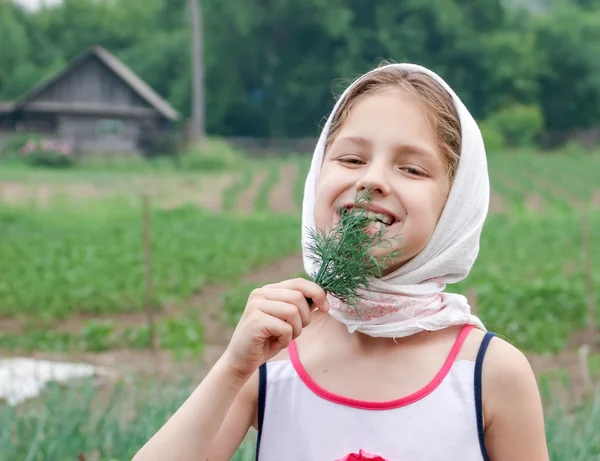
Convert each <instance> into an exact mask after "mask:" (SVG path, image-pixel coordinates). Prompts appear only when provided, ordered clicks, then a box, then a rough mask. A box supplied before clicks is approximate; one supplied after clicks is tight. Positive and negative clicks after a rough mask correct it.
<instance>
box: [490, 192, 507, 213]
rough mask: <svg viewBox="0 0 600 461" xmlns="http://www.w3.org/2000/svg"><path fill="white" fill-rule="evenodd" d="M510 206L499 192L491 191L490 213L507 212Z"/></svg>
mask: <svg viewBox="0 0 600 461" xmlns="http://www.w3.org/2000/svg"><path fill="white" fill-rule="evenodd" d="M509 211H510V207H509V206H508V204H507V203H506V200H504V197H502V196H501V195H500V194H498V193H496V192H492V193H491V195H490V213H492V214H502V215H505V214H508V212H509Z"/></svg>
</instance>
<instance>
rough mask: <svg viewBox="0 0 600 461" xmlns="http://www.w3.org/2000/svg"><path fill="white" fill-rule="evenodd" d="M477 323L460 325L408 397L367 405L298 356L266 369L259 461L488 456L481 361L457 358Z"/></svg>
mask: <svg viewBox="0 0 600 461" xmlns="http://www.w3.org/2000/svg"><path fill="white" fill-rule="evenodd" d="M471 329H472V326H465V327H463V329H462V330H461V333H460V334H459V336H458V338H457V339H456V342H455V344H454V346H453V348H452V350H451V352H450V354H449V355H448V358H447V359H446V361H445V363H444V365H443V366H442V368H441V369H440V370H439V372H438V373H437V375H436V376H435V377H434V378H433V379H432V380H431V382H429V383H428V384H427V385H426V386H425V387H423V388H422V389H420V390H418V391H417V392H414V393H413V394H411V395H408V396H406V397H403V398H400V399H397V400H392V401H387V402H369V401H362V400H355V399H350V398H347V397H344V396H341V395H337V394H333V393H331V392H329V391H327V390H325V389H323V388H322V387H320V386H319V385H318V384H317V383H316V382H315V381H313V380H312V378H311V377H310V376H309V374H308V373H307V372H306V370H305V369H304V367H303V366H302V364H301V363H300V360H299V358H298V352H297V350H296V343H295V342H292V343H291V344H290V346H289V354H290V359H289V360H285V361H276V362H270V363H267V364H264V365H262V366H261V368H260V385H259V409H258V440H257V453H256V459H257V460H258V461H363V460H364V461H366V460H371V461H425V460H426V461H438V460H439V461H448V460H460V461H481V460H484V461H487V460H488V456H487V453H486V451H485V445H484V438H483V417H482V410H481V408H482V407H481V366H482V363H483V357H484V354H485V350H486V348H487V345H488V344H489V341H490V339H491V338H492V336H493V334H491V333H488V334H486V336H485V338H484V340H483V342H482V344H481V347H480V350H479V353H478V356H477V360H476V361H475V362H473V361H467V360H456V357H457V355H458V353H459V352H460V349H461V347H462V345H463V343H464V341H465V339H466V337H467V335H468V334H469V332H470V331H471Z"/></svg>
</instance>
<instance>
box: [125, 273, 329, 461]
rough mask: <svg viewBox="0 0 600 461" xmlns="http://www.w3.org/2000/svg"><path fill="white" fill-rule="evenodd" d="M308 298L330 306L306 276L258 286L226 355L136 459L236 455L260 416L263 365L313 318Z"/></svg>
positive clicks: (180, 460)
mask: <svg viewBox="0 0 600 461" xmlns="http://www.w3.org/2000/svg"><path fill="white" fill-rule="evenodd" d="M307 299H311V300H312V301H313V303H314V304H315V305H316V306H317V307H319V309H321V310H323V311H325V312H326V311H327V310H328V308H329V306H328V303H327V295H326V294H325V292H324V291H323V289H322V288H321V287H320V286H318V285H317V284H315V283H313V282H311V281H309V280H305V279H302V278H298V279H293V280H285V281H283V282H280V283H277V284H273V285H265V286H264V287H262V288H260V289H256V290H254V291H252V293H251V294H250V296H249V298H248V303H247V304H246V308H245V309H244V313H243V314H242V316H241V319H240V321H239V323H238V325H237V327H236V329H235V331H234V333H233V336H232V338H231V341H230V342H229V346H228V347H227V350H226V351H225V353H224V354H223V356H221V358H220V359H219V361H218V362H217V363H216V365H215V366H214V367H213V368H212V370H211V371H210V372H209V373H208V375H207V376H206V377H205V378H204V380H203V381H202V383H201V384H200V385H199V386H198V387H197V388H196V390H195V391H194V392H193V393H192V395H191V396H190V397H189V398H188V399H187V400H186V402H185V403H184V404H183V405H182V406H181V408H179V410H177V412H176V413H175V414H174V415H173V416H172V417H171V419H169V421H167V423H166V424H165V425H164V426H163V427H162V428H161V429H160V430H159V431H158V432H157V433H156V434H155V435H154V437H152V438H151V439H150V440H149V441H148V442H147V443H146V445H144V446H143V447H142V449H141V450H140V451H139V452H138V453H137V454H136V456H135V458H134V461H163V460H165V459H168V460H169V461H222V460H223V461H224V460H228V459H231V457H232V456H233V454H234V452H235V450H236V449H237V448H238V446H239V444H240V442H241V441H242V439H243V437H244V436H245V435H246V432H247V430H248V428H249V427H250V425H251V424H252V421H253V420H254V415H255V409H256V400H257V399H258V378H257V370H258V368H259V366H260V364H262V363H265V362H267V361H269V360H270V359H271V358H273V357H275V356H276V355H277V354H278V353H279V352H281V351H283V350H284V349H286V348H287V347H288V345H289V344H290V342H291V341H292V340H293V339H295V338H297V337H298V336H299V335H300V333H301V332H302V329H303V328H304V327H306V326H307V325H308V324H309V323H310V321H311V307H309V305H308V301H307Z"/></svg>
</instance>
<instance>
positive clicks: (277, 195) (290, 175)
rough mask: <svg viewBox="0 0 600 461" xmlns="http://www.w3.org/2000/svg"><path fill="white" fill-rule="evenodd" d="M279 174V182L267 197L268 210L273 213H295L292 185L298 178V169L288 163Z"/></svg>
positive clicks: (296, 209) (296, 210) (296, 208)
mask: <svg viewBox="0 0 600 461" xmlns="http://www.w3.org/2000/svg"><path fill="white" fill-rule="evenodd" d="M279 173H280V175H279V181H278V182H277V184H276V185H275V187H274V188H273V189H272V190H271V194H270V195H269V210H271V211H273V212H275V213H297V212H298V207H297V205H296V201H295V199H294V183H295V182H296V178H297V177H298V168H297V166H296V165H295V164H293V163H288V164H286V165H284V166H283V167H282V168H281V170H280V172H279Z"/></svg>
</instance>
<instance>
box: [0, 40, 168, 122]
mask: <svg viewBox="0 0 600 461" xmlns="http://www.w3.org/2000/svg"><path fill="white" fill-rule="evenodd" d="M91 56H96V57H97V58H98V59H99V60H100V61H102V62H103V63H104V64H105V65H106V66H107V67H108V68H109V69H110V70H112V71H113V72H114V73H115V74H116V75H117V76H118V77H119V78H120V79H121V80H123V81H124V82H125V83H126V84H127V85H128V86H129V87H131V88H132V89H133V90H134V91H135V92H136V93H137V94H138V95H139V96H140V97H141V98H142V99H143V100H144V101H146V102H147V103H148V104H150V106H152V107H153V108H154V109H156V110H157V111H158V112H159V113H160V114H161V115H162V116H163V117H165V118H167V119H169V120H172V121H175V120H177V119H178V118H179V113H178V112H177V111H176V110H175V109H174V108H173V107H172V106H171V105H170V104H169V103H168V102H167V101H165V100H164V99H163V98H162V97H161V96H160V95H159V94H158V93H156V91H154V90H153V89H152V88H150V86H149V85H148V84H147V83H146V82H144V81H143V80H142V79H141V78H140V77H139V76H138V75H137V74H135V73H134V72H133V71H132V70H131V69H130V68H129V67H127V66H126V65H125V64H124V63H123V62H122V61H120V60H119V59H118V58H117V57H116V56H114V55H113V54H111V53H109V52H108V51H107V50H105V49H104V48H102V47H100V46H94V47H92V48H91V49H90V50H88V51H86V52H85V53H82V54H80V55H79V56H77V57H76V58H74V59H73V60H72V61H71V62H70V63H69V65H68V66H67V67H66V68H65V69H63V70H62V71H61V72H59V73H58V74H56V75H55V76H53V77H52V78H50V79H49V80H46V81H45V82H43V83H41V84H39V85H38V86H36V87H35V88H33V89H32V90H31V91H29V92H28V93H26V94H25V95H24V96H22V97H21V98H20V99H18V100H17V101H16V102H14V103H1V102H0V114H1V113H3V110H5V111H6V112H10V111H12V110H13V109H17V108H19V107H22V106H24V105H25V104H27V103H28V102H29V101H31V100H32V99H34V98H35V97H36V96H37V95H39V94H40V93H41V92H42V91H43V90H45V89H46V88H48V87H49V86H50V85H51V84H52V83H54V82H56V81H57V80H58V79H59V78H61V77H62V76H63V75H65V74H66V73H68V72H70V71H71V69H73V67H75V66H76V65H77V64H79V63H81V62H82V61H84V60H87V59H89V58H90V57H91Z"/></svg>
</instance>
